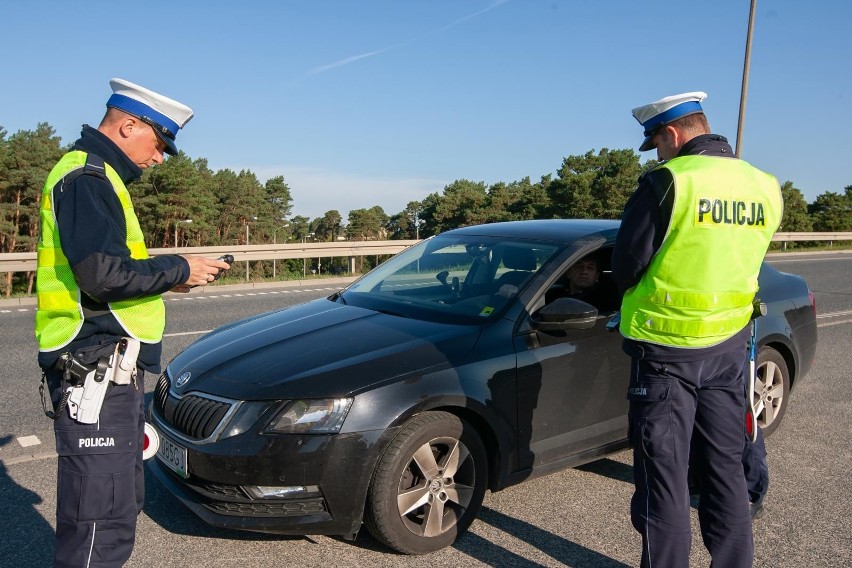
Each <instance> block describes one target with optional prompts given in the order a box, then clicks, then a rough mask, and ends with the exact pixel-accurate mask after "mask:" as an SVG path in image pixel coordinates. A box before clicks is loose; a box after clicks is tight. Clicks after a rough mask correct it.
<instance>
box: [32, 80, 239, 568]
mask: <svg viewBox="0 0 852 568" xmlns="http://www.w3.org/2000/svg"><path fill="white" fill-rule="evenodd" d="M110 86H111V87H112V90H113V94H112V96H111V97H110V98H109V100H108V101H107V111H106V114H105V116H104V117H103V120H102V121H101V123H100V125H99V126H98V128H97V129H95V128H92V127H90V126H85V125H84V126H83V132H82V136H81V137H80V139H79V140H77V141H76V142H75V143H74V145H73V147H72V149H71V151H70V152H68V153H67V154H65V155H64V156H63V157H62V158H61V159H60V160H59V162H58V163H57V164H56V166H54V168H53V170H52V171H51V172H50V174H49V175H48V177H47V180H46V182H45V185H44V189H43V193H42V201H41V212H40V220H41V232H40V236H39V244H38V278H37V296H38V310H37V313H36V325H35V332H36V337H37V339H38V343H39V354H38V362H39V365H40V366H41V368H42V371H43V374H44V379H43V384H45V383H46V385H47V386H48V388H49V391H50V398H51V402H52V410H47V409H46V412H47V413H48V414H49V415H50V416H51V417H52V418H54V420H55V422H54V431H55V433H56V449H57V453H58V454H59V458H58V461H59V466H58V474H57V505H56V554H55V562H56V566H57V567H83V566H86V567H95V566H98V567H102V568H103V567H118V566H122V565H123V564H124V563H125V562H126V561H127V559H128V558H129V557H130V554H131V552H132V550H133V543H134V541H135V534H136V517H137V515H138V514H139V512H141V510H142V504H143V499H144V495H145V488H144V472H143V469H142V447H141V445H142V439H143V426H144V408H143V406H144V396H145V388H144V382H143V377H144V373H145V371H149V372H153V373H159V372H160V355H161V351H162V344H161V340H162V336H163V328H164V326H165V306H164V304H163V300H162V298H161V294H162V293H163V292H166V291H169V290H174V291H180V292H186V291H188V290H189V288H190V287H191V286H204V285H206V284H208V283H209V282H211V281H212V280H213V278H214V277H215V275H216V274H218V273H219V271H220V270H223V269H227V268H228V264H226V263H224V262H222V261H220V260H216V259H211V258H204V257H196V256H180V255H165V256H158V257H156V258H149V257H148V252H147V250H146V248H145V243H144V239H143V235H142V230H141V228H140V226H139V221H138V219H137V217H136V214H135V212H134V209H133V203H132V200H131V198H130V193H129V192H128V189H127V184H128V183H130V182H131V181H133V180H136V179H138V178H139V177H140V176H141V175H142V170H143V169H145V168H148V167H150V166H153V165H155V164H159V163H162V161H163V159H164V154H176V153H177V148H176V146H175V137H176V136H177V134H178V132H179V131H180V129H181V128H183V126H184V125H186V123H187V122H188V121H189V119H190V118H192V110H191V109H190V108H189V107H187V106H186V105H183V104H181V103H179V102H177V101H175V100H172V99H170V98H167V97H164V96H162V95H160V94H158V93H155V92H153V91H150V90H148V89H145V88H144V87H140V86H139V85H135V84H133V83H131V82H129V81H125V80H122V79H113V80H112V81H110ZM123 338H128V340H135V341H138V345H140V347H139V350H138V355H137V356H136V363H135V364H136V369H135V371H136V372H135V377H134V378H133V380H132V381H130V382H129V384H118V382H116V383H110V384H109V385H108V387H107V388H106V389H105V395H104V398H103V402H102V405H101V407H100V411H99V414H96V416H95V420H94V421H92V418H91V417H89V418H87V420H86V421H84V422H86V423H84V422H81V420H82V415H81V414H77V413H75V411H74V410H73V409H74V408H75V405H74V404H73V399H72V401H71V402H69V398H68V393H70V392H72V391H69V387H70V386H71V385H72V384H73V382H76V381H78V380H79V379H78V378H76V377H75V376H74V374H73V373H71V372H66V371H69V370H70V367H69V366H68V365H66V363H67V362H68V361H70V359H69V358H68V356H67V355H66V354H68V355H71V356H73V357H74V358H75V360H76V361H79V362H80V363H81V364H84V365H86V364H93V365H94V364H95V363H96V362H103V361H108V360H109V356H110V355H114V353H115V347H116V345H117V344H119V343H120V342H122V341H127V340H123ZM58 366H59V367H60V368H58ZM79 374H80V373H78V375H79ZM46 405H47V403H46ZM81 405H82V402H81ZM48 407H49V405H48ZM76 408H77V410H79V408H80V407H76ZM72 415H73V416H74V417H72ZM88 422H93V423H88Z"/></svg>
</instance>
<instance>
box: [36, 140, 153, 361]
mask: <svg viewBox="0 0 852 568" xmlns="http://www.w3.org/2000/svg"><path fill="white" fill-rule="evenodd" d="M86 158H87V154H86V152H82V151H79V150H74V151H72V152H68V153H67V154H65V155H64V156H63V157H62V158H61V159H60V160H59V162H58V163H57V164H56V166H54V167H53V170H51V172H50V174H49V175H48V176H47V181H46V182H45V184H44V189H43V190H42V199H41V210H40V212H39V216H40V220H41V234H40V236H39V242H38V253H37V272H36V276H37V279H36V291H37V298H38V309H37V311H36V323H35V334H36V338H37V339H38V345H39V351H55V350H57V349H61V348H62V347H64V346H66V345H67V344H68V343H70V342H71V341H72V340H73V339H74V338H75V337H76V336H77V333H78V332H79V331H80V328H81V327H82V325H83V319H84V316H83V308H82V305H81V303H80V294H81V292H80V288H79V287H78V286H77V281H76V280H75V279H74V273H73V272H72V271H71V267H70V266H69V264H68V259H67V258H66V257H65V255H64V254H63V253H62V246H61V244H60V240H59V228H58V227H57V225H56V217H55V216H54V206H53V189H54V187H56V186H57V184H60V183H62V182H63V181H64V180H63V178H65V176H67V175H68V174H70V173H72V172H75V171H76V170H80V169H82V168H84V167H85V165H86ZM104 165H105V171H104V174H105V175H106V177H107V179H108V180H109V181H110V183H111V184H112V187H113V190H115V193H116V195H117V196H118V199H119V201H120V202H121V206H122V209H123V210H124V222H125V227H126V229H127V248H129V249H130V256H131V257H132V258H134V259H144V258H148V250H147V249H146V248H145V242H144V238H143V235H142V229H141V228H140V227H139V220H138V219H137V218H136V213H135V212H134V211H133V204H132V203H131V201H130V193H129V192H128V191H127V187H125V185H124V182H123V181H122V180H121V178H120V177H119V175H118V174H117V173H116V171H115V170H114V169H113V168H112V167H111V166H110V165H109V164H104ZM109 309H110V311H111V312H112V313H113V315H115V317H116V319H117V320H118V322H119V323H120V324H121V326H122V327H123V328H124V330H125V331H126V332H127V334H128V335H129V336H130V337H134V338H136V339H138V340H139V341H141V342H143V343H158V342H160V341H161V340H162V339H163V330H164V329H165V327H166V307H165V304H164V303H163V299H162V297H161V296H160V295H159V294H156V295H152V296H145V297H142V298H135V299H132V300H122V301H120V302H111V303H109Z"/></svg>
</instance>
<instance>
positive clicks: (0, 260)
mask: <svg viewBox="0 0 852 568" xmlns="http://www.w3.org/2000/svg"><path fill="white" fill-rule="evenodd" d="M772 240H773V242H792V241H829V242H834V241H852V232H850V233H775V235H774V236H773V237H772ZM418 242H420V241H418V240H414V239H412V240H405V241H341V242H336V243H288V244H267V245H242V246H225V245H222V246H210V247H172V248H153V249H148V253H149V254H150V255H151V256H157V255H160V254H197V255H201V256H210V257H217V256H221V255H223V254H232V255H234V260H235V261H247V260H273V259H276V260H281V259H288V258H329V257H349V258H353V257H356V256H371V255H377V254H382V255H384V254H396V253H398V252H400V251H402V250H403V249H405V248H408V247H410V246H411V245H413V244H416V243H418ZM35 269H36V253H34V252H11V253H2V254H0V272H30V271H32V270H35Z"/></svg>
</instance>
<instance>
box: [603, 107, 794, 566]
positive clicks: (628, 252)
mask: <svg viewBox="0 0 852 568" xmlns="http://www.w3.org/2000/svg"><path fill="white" fill-rule="evenodd" d="M706 96H707V95H706V94H705V93H702V92H692V93H684V94H679V95H674V96H670V97H665V98H663V99H661V100H659V101H656V102H653V103H650V104H647V105H644V106H641V107H638V108H635V109H633V116H634V117H635V118H636V120H637V121H638V122H639V123H640V124H641V125H642V126H643V127H644V129H645V140H644V141H643V142H642V145H641V146H640V148H639V149H640V151H647V150H651V149H652V148H656V149H657V156H658V158H659V159H660V160H662V163H661V164H659V165H658V166H656V167H655V168H653V169H652V170H650V171H649V172H647V173H646V174H644V175H643V176H642V177H641V178H640V180H639V187H638V188H637V190H636V191H635V192H634V194H633V195H632V196H631V198H630V200H629V201H628V203H627V206H626V208H625V211H624V215H623V219H622V225H621V228H620V230H619V232H618V237H617V240H616V245H615V249H614V251H613V276H614V278H615V280H616V283H617V285H618V286H619V290H620V291H621V292H623V294H624V296H623V300H622V307H621V324H620V331H621V333H622V335H623V336H624V338H625V339H624V350H625V351H626V352H627V354H628V355H630V356H631V359H632V361H631V375H630V382H629V386H628V394H627V398H628V399H629V404H630V409H629V423H630V439H631V443H632V445H633V472H634V479H635V485H636V488H635V493H634V496H633V499H632V502H631V520H632V522H633V526H634V527H635V528H636V530H637V531H638V532H639V533H640V534H641V535H642V554H641V565H642V566H643V567H649V566H653V567H654V568H662V567H683V566H688V565H689V549H690V541H691V536H690V519H689V490H688V484H687V471H688V467H689V462H690V441H692V447H693V453H694V455H693V456H692V460H693V463H694V464H695V465H696V467H695V470H696V471H695V474H696V476H697V478H698V483H699V486H700V488H701V500H700V504H699V509H698V518H699V522H700V526H701V534H702V537H703V540H704V544H705V546H706V547H707V549H708V550H709V552H710V555H711V556H712V558H713V566H714V567H717V568H722V567H727V566H734V567H740V566H751V565H752V557H753V554H754V545H753V540H752V532H751V519H750V517H749V506H748V503H749V498H748V492H747V489H746V483H745V478H744V475H743V465H742V457H743V439H744V427H745V425H744V415H745V402H744V397H743V392H744V391H743V389H744V383H743V380H744V373H745V372H746V370H747V368H748V365H747V357H748V354H747V350H746V345H747V341H748V336H749V322H750V319H751V316H752V300H753V299H754V296H755V293H756V292H757V275H758V272H759V270H760V265H761V261H762V260H763V257H764V255H765V253H766V250H767V248H768V247H769V242H770V239H771V237H772V234H773V233H774V232H775V230H776V229H777V228H778V226H779V224H780V220H781V214H782V201H781V191H780V188H779V186H778V182H777V181H776V179H775V178H774V177H772V176H770V175H768V174H766V173H764V172H761V171H760V170H758V169H757V168H754V167H753V166H751V165H749V164H748V163H746V162H744V161H742V160H739V159H737V158H736V157H735V156H734V153H733V151H732V149H731V147H730V145H729V144H728V142H727V140H726V139H725V138H724V137H722V136H718V135H714V134H711V133H710V128H709V125H708V123H707V118H706V117H705V115H704V112H703V109H702V107H701V102H702V101H703V100H704V99H705V98H706Z"/></svg>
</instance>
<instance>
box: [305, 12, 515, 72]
mask: <svg viewBox="0 0 852 568" xmlns="http://www.w3.org/2000/svg"><path fill="white" fill-rule="evenodd" d="M509 1H510V0H494V1H493V2H492V3H491V4H490V5H488V6H486V7H485V8H483V9H482V10H479V11H477V12H474V13H473V14H468V15H467V16H462V17H461V18H459V19H457V20H455V21H454V22H451V23H449V24H447V25H446V26H444V27H442V28H437V29H435V30H432V31H430V32H426V33H425V34H423V35H421V36H419V37H416V38H414V39H411V40H409V41H406V42H403V43H399V44H396V45H391V46H388V47H384V48H382V49H377V50H375V51H368V52H367V53H361V54H360V55H351V56H349V57H344V58H343V59H341V60H339V61H335V62H334V63H329V64H327V65H320V66H319V67H315V68H313V69H311V70H310V71H308V72H307V74H306V76H311V75H319V74H320V73H324V72H326V71H329V70H331V69H336V68H338V67H343V66H344V65H349V64H350V63H355V62H356V61H361V60H364V59H367V58H369V57H373V56H376V55H380V54H382V53H387V52H388V51H393V50H396V49H399V48H401V47H405V46H408V45H411V44H412V43H415V42H418V41H421V40H422V39H424V38H426V37H429V36H431V35H434V34H436V33H440V32H444V31H447V30H449V29H451V28H454V27H456V26H458V25H461V24H463V23H465V22H469V21H470V20H472V19H474V18H476V17H479V16H481V15H482V14H484V13H486V12H490V11H491V10H493V9H494V8H496V7H498V6H500V5H501V4H505V3H506V2H509Z"/></svg>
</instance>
